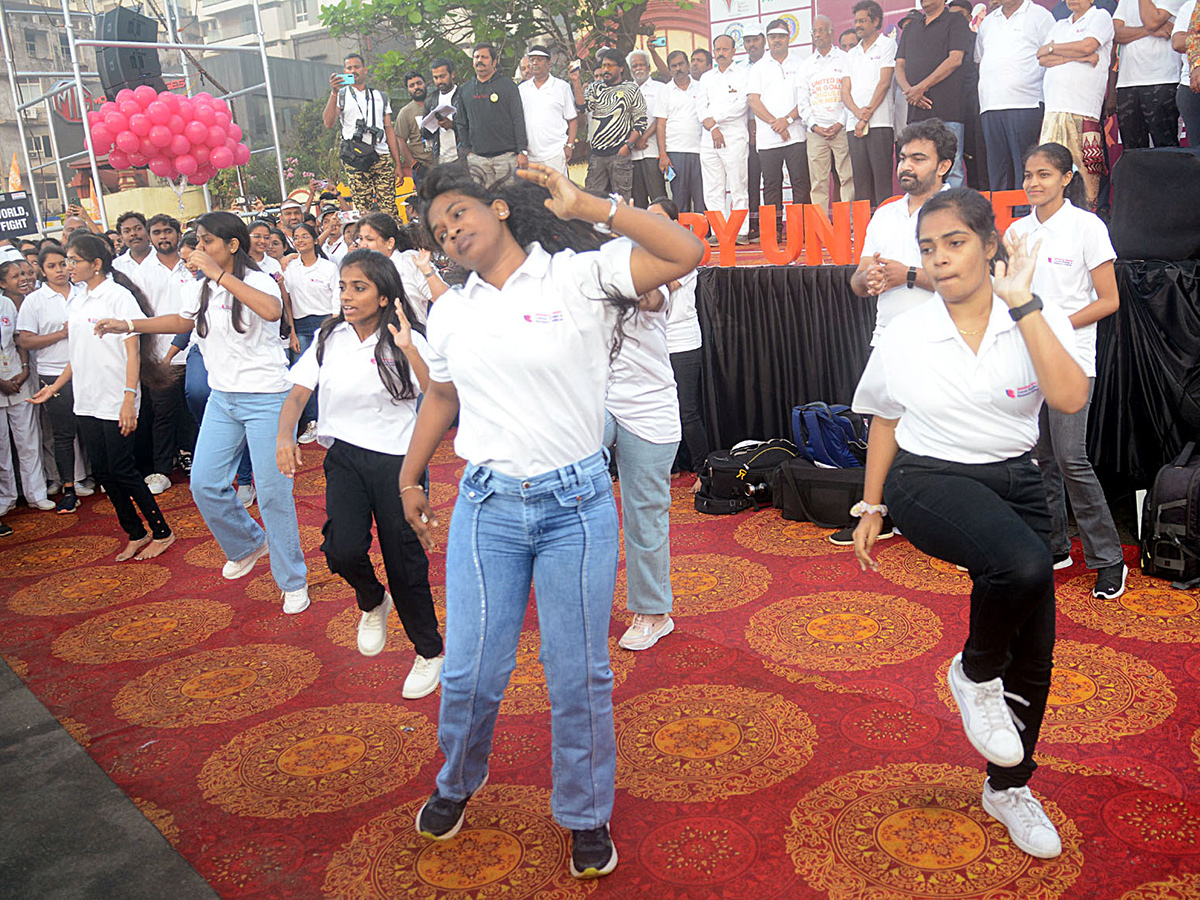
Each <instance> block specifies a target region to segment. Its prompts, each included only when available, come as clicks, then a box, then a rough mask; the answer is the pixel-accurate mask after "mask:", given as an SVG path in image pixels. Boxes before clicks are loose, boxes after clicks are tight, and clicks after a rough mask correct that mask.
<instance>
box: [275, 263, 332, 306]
mask: <svg viewBox="0 0 1200 900" xmlns="http://www.w3.org/2000/svg"><path fill="white" fill-rule="evenodd" d="M339 279H340V276H339V274H338V267H337V263H335V262H334V261H333V260H331V259H322V258H321V257H319V256H318V257H317V258H316V259H314V260H313V264H312V265H311V266H306V265H304V263H303V262H301V261H300V257H296V258H295V259H293V260H292V261H291V262H290V263H288V267H287V268H286V269H284V270H283V286H284V287H285V288H287V291H288V296H289V297H291V299H292V316H293V317H294V318H297V319H302V318H304V317H305V316H322V317H324V316H333V315H336V314H337V311H338V307H339V306H340V301H341V290H340V289H339V287H338V281H339Z"/></svg>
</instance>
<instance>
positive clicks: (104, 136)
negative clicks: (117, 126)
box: [92, 125, 113, 150]
mask: <svg viewBox="0 0 1200 900" xmlns="http://www.w3.org/2000/svg"><path fill="white" fill-rule="evenodd" d="M112 144H113V133H112V132H111V131H109V130H108V129H107V128H106V127H105V126H104V125H93V126H92V146H93V147H95V148H96V149H97V150H103V149H105V148H107V147H111V146H112Z"/></svg>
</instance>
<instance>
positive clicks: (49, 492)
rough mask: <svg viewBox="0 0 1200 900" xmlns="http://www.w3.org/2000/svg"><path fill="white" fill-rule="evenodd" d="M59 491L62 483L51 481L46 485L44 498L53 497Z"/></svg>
mask: <svg viewBox="0 0 1200 900" xmlns="http://www.w3.org/2000/svg"><path fill="white" fill-rule="evenodd" d="M61 490H62V482H61V481H51V482H48V483H47V484H46V496H47V497H53V496H54V495H55V494H57V493H58V492H59V491H61Z"/></svg>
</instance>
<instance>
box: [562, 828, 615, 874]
mask: <svg viewBox="0 0 1200 900" xmlns="http://www.w3.org/2000/svg"><path fill="white" fill-rule="evenodd" d="M616 867H617V848H616V846H614V844H613V842H612V835H610V834H609V833H608V825H601V826H600V827H599V828H588V829H586V830H584V831H572V832H571V863H570V870H571V876H572V877H574V878H581V879H588V878H601V877H603V876H604V875H607V874H608V873H609V872H611V871H612V870H613V869H615V868H616Z"/></svg>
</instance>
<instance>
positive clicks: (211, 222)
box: [196, 210, 260, 337]
mask: <svg viewBox="0 0 1200 900" xmlns="http://www.w3.org/2000/svg"><path fill="white" fill-rule="evenodd" d="M196 227H197V228H203V229H204V230H205V231H207V232H208V233H209V234H211V235H212V236H213V237H215V238H218V239H219V240H222V241H225V242H226V243H229V241H232V240H236V241H237V242H238V248H237V252H236V253H234V254H233V272H231V273H230V274H232V275H233V277H234V278H236V279H238V280H239V281H244V280H245V278H246V272H248V271H249V272H258V271H260V269H259V268H258V264H257V263H256V262H255V261H254V260H253V259H251V258H250V231H249V230H248V229H247V228H246V223H245V222H243V221H242V220H241V219H240V218H239V217H238V216H235V215H234V214H233V213H231V212H221V211H219V210H218V211H214V212H207V213H205V214H204V215H202V216H201V217H200V218H198V219H197V220H196ZM211 292H212V282H210V281H209V280H208V278H207V277H205V279H204V285H203V286H202V287H201V288H200V309H199V310H198V311H197V313H196V334H197V336H199V337H207V336H208V300H209V296H210V294H211ZM229 296H230V298H231V299H232V301H233V302H232V303H231V304H230V306H231V307H232V309H231V310H230V312H229V314H230V317H231V319H232V321H233V330H234V331H236V332H237V333H238V334H245V333H246V325H245V323H244V322H242V310H243V309H244V304H243V303H242V301H241V300H239V299H238V298H237V297H234V296H233V294H232V293H231V294H230V295H229Z"/></svg>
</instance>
